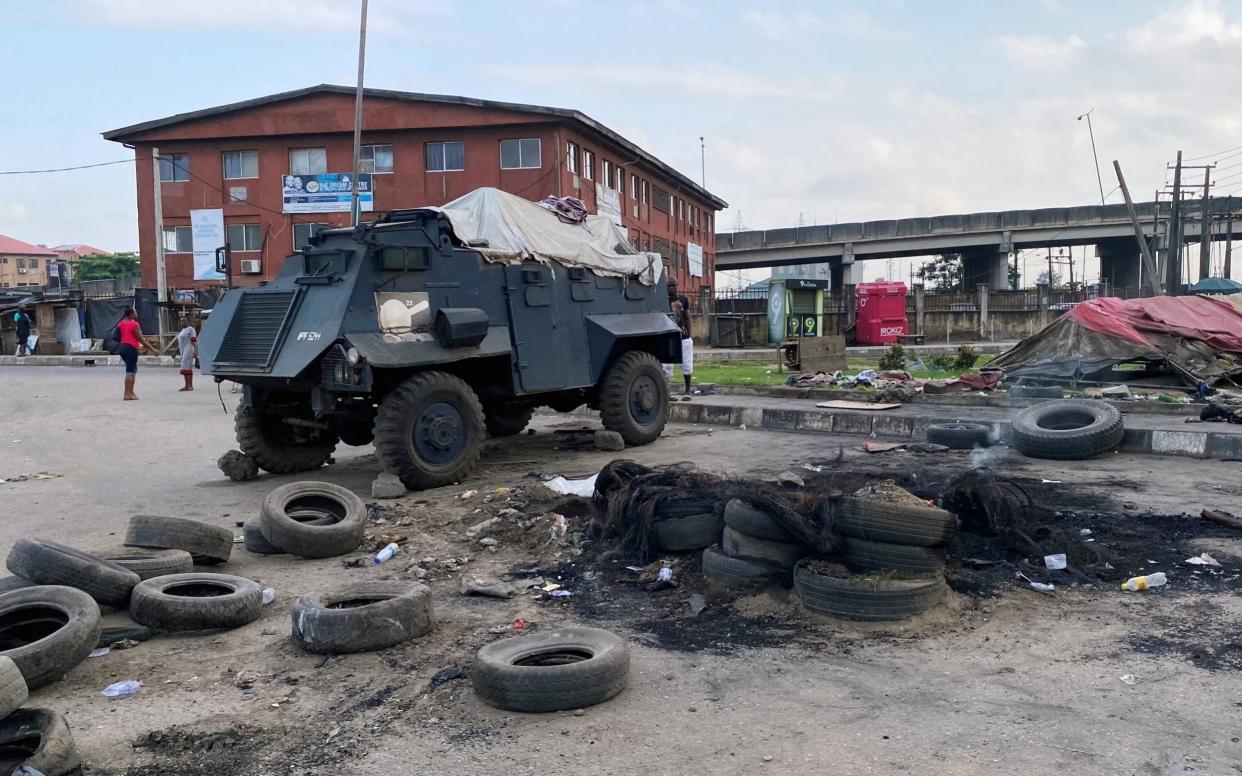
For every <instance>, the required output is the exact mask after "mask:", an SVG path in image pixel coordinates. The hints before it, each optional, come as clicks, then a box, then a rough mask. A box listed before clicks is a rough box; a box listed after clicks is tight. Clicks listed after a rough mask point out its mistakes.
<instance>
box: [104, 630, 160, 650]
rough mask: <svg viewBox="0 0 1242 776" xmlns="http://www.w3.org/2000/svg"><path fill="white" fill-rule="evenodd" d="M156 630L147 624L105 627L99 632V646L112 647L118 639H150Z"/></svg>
mask: <svg viewBox="0 0 1242 776" xmlns="http://www.w3.org/2000/svg"><path fill="white" fill-rule="evenodd" d="M153 636H155V632H154V631H152V630H151V629H150V628H148V627H147V626H145V625H124V626H116V627H113V628H104V629H103V630H102V631H101V632H100V634H99V642H98V643H97V644H96V645H95V646H97V647H111V646H112V645H113V644H115V643H117V642H118V641H150V640H151V638H152V637H153Z"/></svg>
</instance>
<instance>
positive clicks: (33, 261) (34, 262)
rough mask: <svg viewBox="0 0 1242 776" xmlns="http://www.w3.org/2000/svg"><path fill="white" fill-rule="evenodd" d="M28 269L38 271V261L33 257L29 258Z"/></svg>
mask: <svg viewBox="0 0 1242 776" xmlns="http://www.w3.org/2000/svg"><path fill="white" fill-rule="evenodd" d="M30 268H31V269H38V268H39V260H38V259H36V258H34V257H33V256H32V257H30Z"/></svg>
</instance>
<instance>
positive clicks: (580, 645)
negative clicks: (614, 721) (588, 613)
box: [471, 628, 630, 712]
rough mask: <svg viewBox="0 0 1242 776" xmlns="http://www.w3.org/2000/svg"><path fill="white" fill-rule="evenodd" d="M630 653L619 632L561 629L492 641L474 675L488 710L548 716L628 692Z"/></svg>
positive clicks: (481, 653) (476, 688) (480, 656)
mask: <svg viewBox="0 0 1242 776" xmlns="http://www.w3.org/2000/svg"><path fill="white" fill-rule="evenodd" d="M629 673H630V650H629V647H627V646H626V644H625V642H624V641H622V639H621V637H620V636H618V635H616V634H615V633H610V632H609V631H606V630H601V629H599V628H560V629H557V630H554V631H550V632H548V633H540V634H537V635H534V636H519V637H517V638H511V639H501V640H500V641H495V642H492V643H491V644H488V645H487V646H485V647H483V648H482V649H480V650H479V652H478V655H477V656H476V658H475V663H474V668H473V670H472V671H471V676H472V679H473V681H474V691H475V693H476V694H477V695H478V696H479V698H480V699H481V700H482V701H483V702H484V703H486V704H488V705H489V706H495V707H496V708H499V709H507V710H509V711H530V712H548V711H565V710H568V709H580V708H583V707H586V706H594V705H595V704H597V703H603V702H604V701H606V700H609V699H610V698H613V697H615V696H616V695H617V694H618V693H620V692H621V690H623V689H625V682H626V679H627V678H628V677H629Z"/></svg>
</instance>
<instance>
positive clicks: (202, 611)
mask: <svg viewBox="0 0 1242 776" xmlns="http://www.w3.org/2000/svg"><path fill="white" fill-rule="evenodd" d="M262 609H263V591H262V590H260V589H259V584H258V583H257V582H253V581H251V580H249V579H244V578H242V577H235V576H233V575H231V574H204V573H200V572H195V573H192V574H170V575H168V576H165V577H156V578H155V579H148V580H146V581H145V582H139V583H138V586H137V587H135V588H134V597H133V599H132V600H131V601H130V604H129V615H130V617H133V618H134V622H137V623H139V624H141V625H146V626H147V627H149V628H152V629H154V630H157V631H193V630H208V629H216V628H237V627H240V626H242V625H245V624H247V623H251V622H254V621H255V620H257V619H258V618H259V614H260V612H261V611H262Z"/></svg>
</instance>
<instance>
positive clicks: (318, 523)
mask: <svg viewBox="0 0 1242 776" xmlns="http://www.w3.org/2000/svg"><path fill="white" fill-rule="evenodd" d="M308 516H315V517H314V519H313V520H312V521H309V522H308V521H306V519H307V517H308ZM366 519H367V507H366V504H364V503H363V501H362V499H361V498H359V497H358V496H357V495H356V494H355V493H354V492H353V491H351V490H348V489H346V488H342V487H341V486H340V485H333V484H331V483H327V482H290V483H286V484H284V485H281V486H280V487H278V488H276V489H275V490H273V491H272V492H271V493H268V494H267V497H266V498H264V499H263V508H262V511H261V513H260V518H259V530H260V531H261V532H262V533H263V538H265V539H267V541H268V543H269V544H271V545H272V546H273V547H278V548H280V549H282V550H284V551H285V552H288V553H291V554H293V555H298V556H300V557H303V558H331V557H334V556H336V555H344V554H345V553H347V552H352V551H354V550H355V549H357V547H358V545H359V544H361V543H362V539H363V534H364V532H365V531H366Z"/></svg>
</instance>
